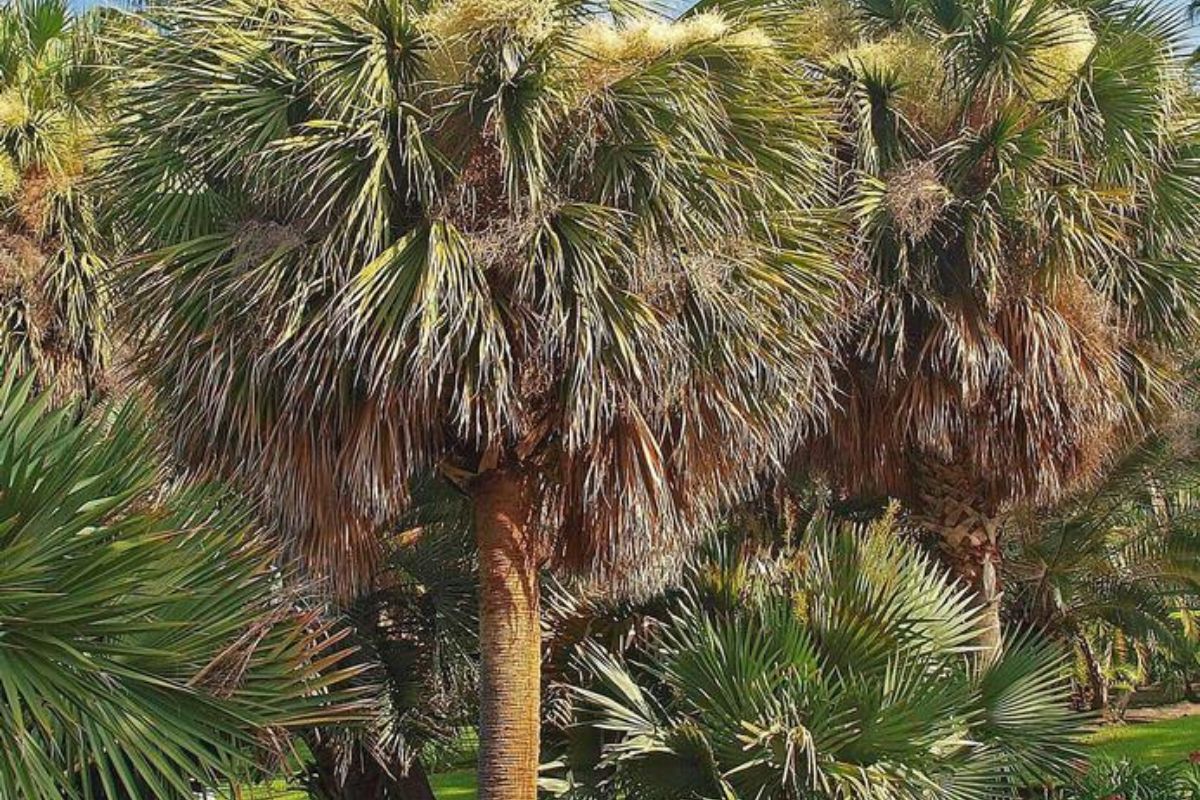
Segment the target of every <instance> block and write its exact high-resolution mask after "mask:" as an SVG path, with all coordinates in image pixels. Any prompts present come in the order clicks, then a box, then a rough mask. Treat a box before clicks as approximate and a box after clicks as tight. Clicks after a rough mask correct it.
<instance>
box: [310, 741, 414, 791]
mask: <svg viewBox="0 0 1200 800" xmlns="http://www.w3.org/2000/svg"><path fill="white" fill-rule="evenodd" d="M305 742H306V743H307V744H308V749H309V752H311V753H312V755H313V759H314V761H315V763H314V764H313V767H314V769H315V772H316V775H315V785H313V786H312V787H311V792H310V793H311V794H313V795H315V796H317V797H320V798H322V800H436V798H435V797H434V794H433V787H432V786H430V785H429V776H428V775H426V774H425V767H424V765H423V764H422V763H421V759H420V758H413V759H412V761H411V762H410V763H409V764H408V768H407V770H404V768H403V765H402V764H392V765H389V768H385V767H384V766H383V765H382V764H380V763H379V762H378V761H376V760H375V757H374V756H372V755H371V754H370V753H368V752H366V750H365V749H363V748H362V747H361V746H358V745H354V746H353V747H354V749H353V750H352V751H351V752H349V753H344V752H341V751H339V749H338V748H337V747H335V746H333V745H332V744H330V743H329V742H327V741H325V740H323V739H321V738H320V737H319V736H318V735H315V734H314V735H309V736H306V737H305Z"/></svg>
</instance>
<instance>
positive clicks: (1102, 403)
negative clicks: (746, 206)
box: [809, 0, 1200, 508]
mask: <svg viewBox="0 0 1200 800" xmlns="http://www.w3.org/2000/svg"><path fill="white" fill-rule="evenodd" d="M823 8H824V9H825V12H824V13H825V14H826V15H827V16H829V17H831V18H837V19H843V20H844V21H845V22H846V23H847V24H846V25H842V26H839V27H838V28H837V30H838V31H840V32H842V36H843V37H845V38H843V39H842V40H841V41H836V40H831V39H829V38H828V37H817V39H818V42H817V44H810V45H809V49H810V51H812V52H815V53H816V54H817V55H818V57H819V58H821V59H822V62H823V64H824V66H825V68H826V69H828V70H829V71H830V72H831V73H832V74H834V75H835V76H836V77H837V78H838V79H839V80H840V81H841V83H842V85H843V86H844V89H845V91H844V97H845V106H846V113H847V116H848V118H849V119H851V120H852V123H851V127H852V136H850V137H848V138H847V139H846V141H845V144H844V147H845V152H846V154H847V166H848V168H849V169H848V170H847V173H846V181H847V185H848V193H849V196H850V202H851V205H852V208H853V210H854V213H855V215H856V218H857V228H858V240H859V242H858V253H859V259H860V261H861V264H862V267H863V269H864V270H865V271H866V272H867V274H868V275H869V277H870V284H869V297H868V302H867V304H866V308H865V309H864V312H863V313H862V314H861V315H860V322H861V324H860V325H859V326H858V329H857V331H856V334H855V336H854V337H852V340H851V341H850V342H849V343H848V345H847V353H848V359H849V362H850V363H849V366H848V367H847V369H846V370H845V372H844V374H843V382H844V386H845V387H846V389H847V392H848V398H849V400H848V402H847V404H846V413H845V414H842V415H839V416H838V418H837V419H836V420H835V425H834V427H833V431H832V433H831V436H830V441H831V442H835V443H836V451H837V453H840V454H841V457H837V458H831V459H830V460H831V462H832V463H834V464H835V465H836V466H838V467H840V468H841V471H842V473H843V474H844V475H846V476H847V478H850V479H852V480H854V481H855V482H856V483H857V484H858V485H859V486H860V487H862V486H865V487H870V488H873V489H883V490H886V491H892V492H896V493H899V494H912V493H913V486H912V480H911V479H912V478H913V476H914V475H917V476H919V475H921V474H922V471H921V470H920V469H917V470H914V469H912V466H913V464H914V462H917V463H918V464H919V463H920V462H921V461H922V460H931V459H936V460H940V461H944V462H947V463H956V464H967V465H969V469H970V473H971V479H972V481H973V483H974V484H975V486H976V487H977V490H978V493H979V494H980V495H981V497H982V498H983V500H984V502H985V503H987V504H989V505H991V506H992V507H993V508H994V507H995V506H997V505H999V504H1003V503H1005V502H1008V501H1011V500H1014V499H1026V498H1030V497H1032V498H1035V499H1039V500H1045V499H1051V498H1054V497H1057V496H1058V495H1059V494H1061V492H1062V491H1063V490H1064V488H1066V487H1067V486H1069V485H1070V484H1071V482H1072V481H1074V480H1075V479H1077V478H1080V477H1090V476H1091V475H1092V474H1094V471H1095V469H1096V468H1097V467H1098V466H1099V465H1100V463H1101V462H1102V459H1103V457H1104V456H1105V455H1106V454H1107V450H1108V448H1109V447H1110V446H1111V444H1112V443H1113V441H1114V436H1113V433H1114V431H1116V430H1118V429H1120V428H1121V427H1122V426H1127V425H1130V424H1136V423H1138V422H1140V421H1144V419H1145V415H1146V414H1147V413H1148V412H1149V411H1151V410H1152V409H1153V408H1154V407H1155V405H1156V404H1157V403H1158V402H1160V401H1162V400H1164V399H1166V398H1167V397H1168V396H1169V393H1170V388H1171V387H1170V381H1169V370H1168V367H1169V355H1170V351H1171V347H1172V346H1173V345H1175V344H1177V343H1178V342H1179V341H1180V340H1181V338H1183V337H1185V336H1187V335H1190V334H1192V333H1194V331H1195V326H1196V318H1195V311H1194V310H1195V308H1196V306H1195V303H1194V302H1193V301H1194V300H1195V298H1196V295H1197V290H1198V288H1200V281H1198V278H1200V273H1198V272H1197V269H1196V264H1197V250H1196V244H1195V237H1194V236H1192V235H1191V234H1190V233H1189V231H1191V230H1194V226H1195V224H1196V222H1197V219H1198V211H1200V205H1198V201H1200V182H1198V178H1200V173H1197V171H1196V165H1197V150H1196V141H1197V140H1196V120H1195V115H1194V113H1193V109H1192V108H1191V105H1192V104H1191V101H1190V99H1189V98H1188V97H1187V96H1186V92H1185V89H1184V84H1183V82H1182V78H1181V76H1180V74H1179V69H1178V66H1177V64H1176V62H1174V61H1173V54H1172V46H1173V44H1174V42H1175V37H1176V36H1177V35H1178V30H1177V29H1176V28H1175V27H1173V24H1172V22H1171V21H1169V20H1167V19H1166V18H1165V17H1164V16H1163V14H1162V13H1161V12H1157V11H1152V10H1150V9H1148V8H1146V7H1144V6H1142V5H1140V4H1136V3H1135V4H1124V3H1108V2H1099V3H1084V4H1074V5H1072V4H1062V3H1052V2H1046V1H1045V0H1038V1H1034V2H1031V1H1030V0H968V1H967V2H960V1H959V0H950V2H930V3H924V2H903V3H882V2H875V1H874V0H862V1H861V2H853V3H848V4H844V5H843V4H840V3H837V4H832V5H825V6H823ZM847 30H849V31H852V32H853V33H851V34H849V35H847V34H845V31H847ZM831 449H832V448H831Z"/></svg>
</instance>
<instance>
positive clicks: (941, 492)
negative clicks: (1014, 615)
mask: <svg viewBox="0 0 1200 800" xmlns="http://www.w3.org/2000/svg"><path fill="white" fill-rule="evenodd" d="M913 517H914V520H915V521H916V522H917V523H918V524H920V525H921V526H922V527H923V528H925V529H926V530H928V531H929V532H930V533H932V534H934V535H935V536H937V539H938V546H939V547H940V549H941V552H942V557H943V560H944V561H945V563H946V566H947V567H948V568H949V569H950V571H951V572H952V573H953V574H954V575H955V576H956V577H957V578H958V579H959V580H961V581H962V582H963V583H965V584H966V585H967V586H969V587H970V588H971V589H972V591H973V592H974V593H975V597H976V599H977V601H978V604H979V609H980V612H979V613H980V632H979V639H978V644H979V646H980V648H981V649H982V650H983V651H984V652H989V653H991V652H996V651H998V650H999V649H1000V648H1001V646H1002V645H1003V633H1002V631H1001V626H1000V604H1001V599H1002V591H1001V578H1000V565H1001V555H1000V541H999V540H1000V527H1001V524H1002V522H1003V515H1002V514H1001V513H1000V511H999V510H998V509H997V508H996V507H995V506H994V504H992V503H990V502H988V501H987V500H986V499H985V498H984V497H983V496H982V495H981V494H980V493H979V491H978V489H977V486H976V482H975V481H974V480H973V479H972V477H971V473H970V470H968V469H966V468H965V467H964V466H963V465H959V464H942V463H927V464H923V465H922V468H921V470H920V474H919V489H918V502H917V503H916V508H914V509H913Z"/></svg>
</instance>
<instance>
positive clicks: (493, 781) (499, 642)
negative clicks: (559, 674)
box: [472, 471, 542, 800]
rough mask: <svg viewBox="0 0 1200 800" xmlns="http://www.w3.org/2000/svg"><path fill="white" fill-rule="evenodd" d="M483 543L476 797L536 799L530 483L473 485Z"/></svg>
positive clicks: (500, 474) (513, 479) (503, 480)
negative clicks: (477, 781)
mask: <svg viewBox="0 0 1200 800" xmlns="http://www.w3.org/2000/svg"><path fill="white" fill-rule="evenodd" d="M472 495H473V497H474V500H475V537H476V540H477V541H478V544H479V584H480V586H479V588H480V599H479V626H480V631H479V634H480V635H479V639H480V653H481V657H480V661H481V665H480V683H479V695H480V696H479V741H480V747H479V800H535V798H536V797H537V774H538V760H539V749H540V748H539V744H540V742H539V738H540V703H541V646H542V639H541V623H540V618H539V615H538V566H539V551H540V548H539V542H538V537H537V532H536V531H535V530H534V529H533V527H534V526H533V524H532V520H531V516H532V514H531V505H532V503H531V496H530V491H529V490H528V482H527V481H526V480H524V479H523V478H522V476H520V475H518V474H513V473H509V472H504V471H493V472H489V473H486V474H485V475H483V476H481V477H480V478H478V479H477V480H476V481H475V482H474V484H473V485H472Z"/></svg>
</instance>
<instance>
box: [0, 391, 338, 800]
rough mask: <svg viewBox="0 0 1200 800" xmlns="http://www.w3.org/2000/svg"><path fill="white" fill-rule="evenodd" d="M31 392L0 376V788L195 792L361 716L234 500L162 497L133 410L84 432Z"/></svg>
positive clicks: (36, 794) (318, 633)
mask: <svg viewBox="0 0 1200 800" xmlns="http://www.w3.org/2000/svg"><path fill="white" fill-rule="evenodd" d="M31 385H32V380H31V379H30V378H26V379H23V380H19V381H18V380H16V379H15V378H14V377H12V373H9V375H8V377H7V378H5V379H4V381H3V382H2V383H0V442H2V443H3V444H2V445H0V483H2V484H3V485H4V487H5V488H4V491H3V492H0V552H3V554H4V558H3V566H0V583H2V584H3V586H4V589H3V590H2V591H0V627H2V628H3V630H4V635H3V637H2V640H0V686H2V687H3V700H2V701H0V738H2V739H3V746H2V747H0V752H2V755H0V794H2V795H4V796H5V797H12V798H23V799H24V800H58V798H68V797H70V798H75V797H85V798H91V797H119V796H126V795H125V794H123V793H127V796H132V797H140V796H146V795H147V794H152V795H153V796H155V797H162V798H175V797H178V798H190V797H192V796H193V793H194V785H195V784H196V783H199V784H201V785H204V784H207V785H213V784H214V783H215V782H217V781H218V780H225V779H234V778H239V777H244V776H246V775H248V774H249V773H250V772H251V771H252V770H253V768H254V765H255V763H256V761H257V759H259V758H260V757H262V756H263V755H264V754H265V753H268V752H270V751H271V750H272V749H276V750H277V749H278V748H284V747H286V732H287V731H288V730H289V729H296V728H303V727H306V726H311V725H315V724H320V723H322V722H332V721H335V720H349V719H352V718H353V717H354V716H355V715H356V714H358V713H360V712H359V710H358V709H356V707H355V706H356V704H355V701H354V698H353V696H352V695H351V694H349V693H347V691H346V689H345V688H344V686H343V684H344V681H345V680H346V679H347V678H348V677H350V676H351V675H352V674H353V672H354V670H352V669H348V668H346V667H345V666H344V665H342V662H343V661H344V659H345V658H346V655H347V652H346V650H345V649H344V648H343V647H342V646H341V645H340V644H339V639H340V638H341V636H340V635H339V634H338V633H337V632H336V631H335V630H334V629H333V628H331V627H330V626H329V625H328V624H327V623H324V622H321V620H320V618H319V615H318V614H319V610H318V609H314V610H308V611H306V610H303V608H302V605H303V602H302V601H303V598H302V597H299V596H295V597H293V596H289V595H287V594H286V593H280V592H279V591H278V589H279V583H280V579H281V575H280V574H279V572H278V570H277V569H276V568H275V567H274V566H273V557H274V554H273V553H272V552H271V551H270V550H269V549H267V548H265V547H263V546H262V545H260V544H258V543H257V542H256V540H255V538H254V535H253V534H254V527H253V525H252V522H251V519H250V517H249V515H247V514H246V513H245V511H244V510H240V509H239V505H238V503H237V502H235V501H234V500H233V499H232V498H230V497H229V496H228V495H226V494H224V493H222V492H218V491H215V490H213V489H206V488H204V487H199V488H192V489H180V490H176V489H172V488H164V487H165V486H168V484H166V483H164V479H165V478H166V475H165V473H164V472H163V471H162V469H161V467H160V464H159V461H158V459H157V456H156V454H155V452H154V450H153V448H152V446H151V445H150V442H149V438H148V435H147V434H148V426H147V423H146V422H144V421H143V415H142V414H141V413H140V412H139V411H138V409H136V408H133V407H128V408H124V409H118V410H113V411H111V412H108V413H106V414H105V415H103V416H102V418H101V419H98V420H95V421H90V420H89V421H77V416H76V413H75V410H74V409H72V408H63V409H60V410H54V409H53V407H52V405H51V403H50V397H49V395H47V394H42V395H35V394H33V393H32V392H31ZM293 603H297V604H298V605H293ZM272 739H274V744H271V742H272Z"/></svg>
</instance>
